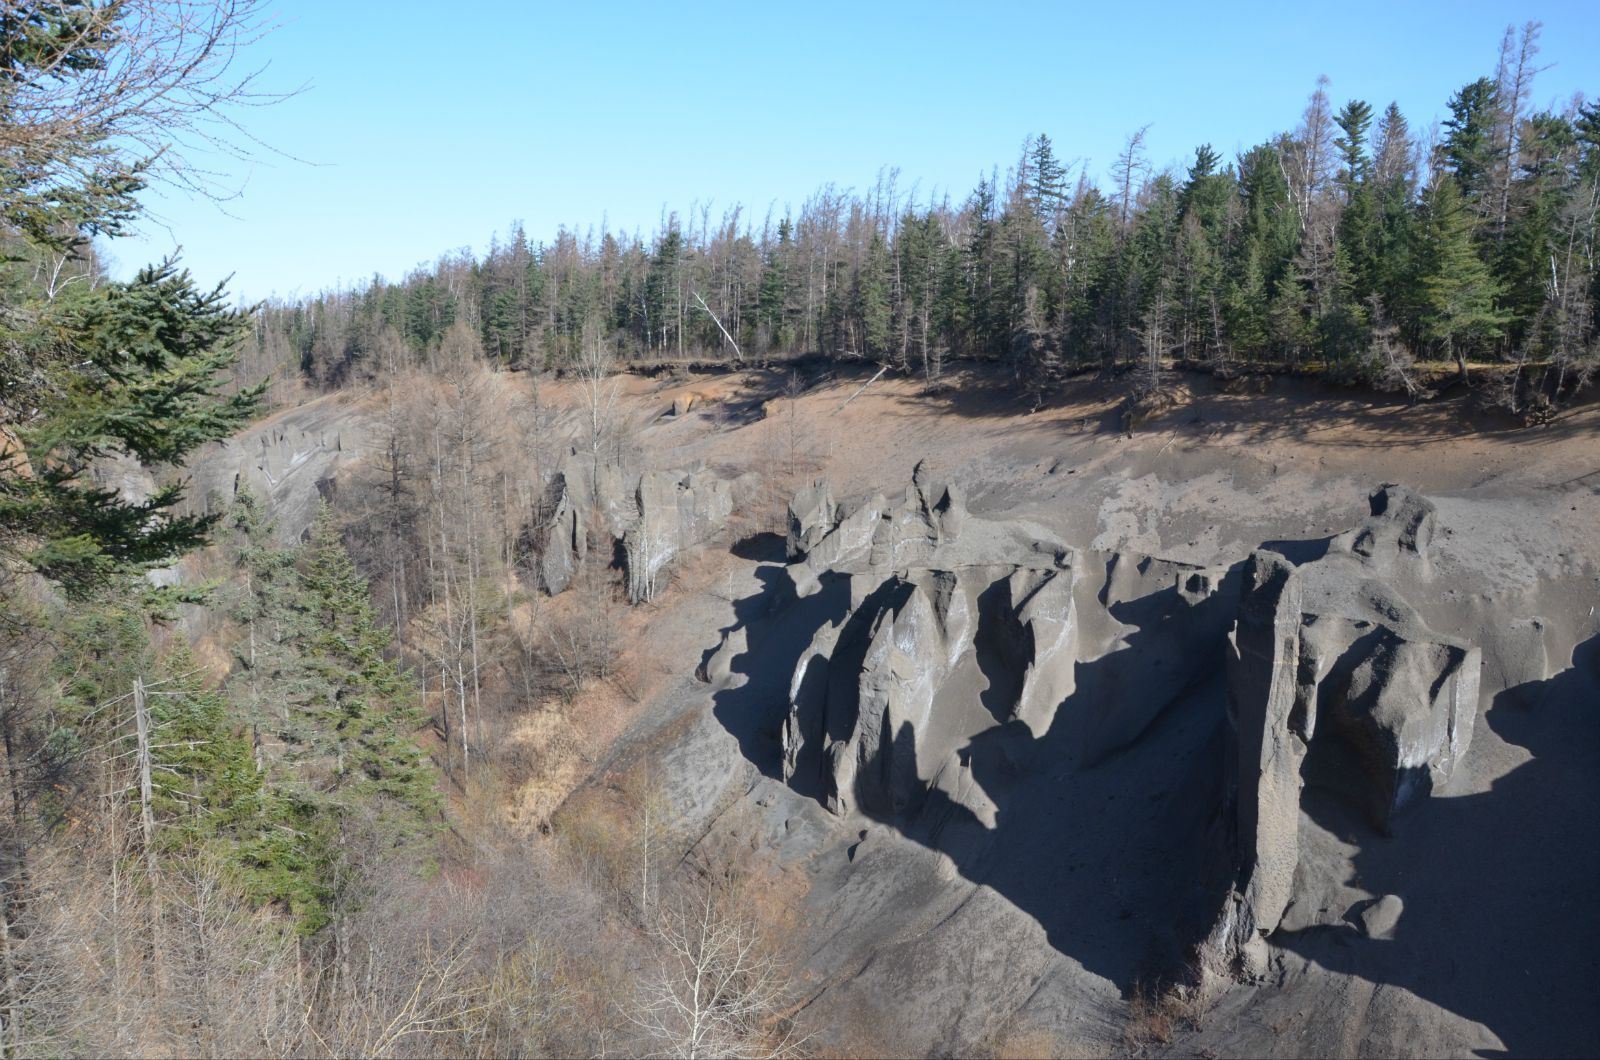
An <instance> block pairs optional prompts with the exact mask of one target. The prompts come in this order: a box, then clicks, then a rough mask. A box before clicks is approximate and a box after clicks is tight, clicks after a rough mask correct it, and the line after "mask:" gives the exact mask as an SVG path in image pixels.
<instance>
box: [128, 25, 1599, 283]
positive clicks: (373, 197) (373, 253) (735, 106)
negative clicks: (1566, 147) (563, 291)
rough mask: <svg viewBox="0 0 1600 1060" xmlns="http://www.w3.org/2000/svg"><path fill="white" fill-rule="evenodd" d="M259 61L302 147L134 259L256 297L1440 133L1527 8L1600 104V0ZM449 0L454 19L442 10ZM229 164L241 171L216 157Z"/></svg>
mask: <svg viewBox="0 0 1600 1060" xmlns="http://www.w3.org/2000/svg"><path fill="white" fill-rule="evenodd" d="M271 10H272V16H273V18H274V19H275V20H276V21H277V22H279V23H280V26H279V28H278V29H277V30H276V31H275V32H273V33H272V34H271V35H270V36H269V37H268V38H267V39H266V40H264V41H263V42H261V43H260V44H258V45H256V46H255V48H254V51H253V52H252V53H251V55H250V57H251V58H253V59H255V61H256V63H258V64H267V65H268V69H267V71H266V73H265V82H264V83H265V84H266V85H267V86H269V87H274V88H279V89H287V88H292V87H295V86H298V85H300V84H302V83H305V84H307V86H308V87H307V88H306V90H305V91H304V92H302V93H301V94H299V95H297V96H295V97H294V98H291V99H289V100H287V101H285V102H282V103H279V104H277V105H276V106H273V107H269V108H265V109H261V110H255V111H251V112H248V113H246V114H245V115H244V120H245V123H246V125H247V127H248V129H249V130H250V132H251V133H252V134H253V135H255V136H257V137H258V138H260V139H261V140H263V141H265V142H266V143H268V144H270V145H271V146H272V147H274V148H276V149H277V150H278V151H281V152H283V153H284V154H286V155H288V156H293V159H299V160H303V161H296V160H293V159H291V158H280V157H273V156H263V157H262V158H261V160H260V161H258V162H256V163H254V164H249V165H245V164H236V163H235V164H230V165H229V166H228V167H227V168H228V173H227V180H228V181H229V182H230V186H232V187H234V188H238V189H242V192H241V194H240V195H239V196H238V197H236V198H234V199H232V200H230V201H228V202H226V203H225V204H223V205H222V206H220V207H219V206H218V205H217V204H215V203H213V202H211V201H208V200H205V199H194V198H188V197H185V196H183V195H179V194H176V193H172V192H164V193H162V192H159V191H152V192H150V193H147V203H148V205H149V207H150V208H151V210H152V212H153V214H154V215H155V216H156V217H157V218H159V222H158V221H154V220H153V221H150V222H147V223H146V224H145V225H144V232H143V234H142V235H141V236H139V237H137V238H128V239H122V240H118V241H116V242H114V243H111V244H109V245H107V246H105V247H104V248H103V249H104V250H106V251H107V252H108V253H109V257H110V259H111V264H112V267H113V272H114V273H116V274H118V275H126V274H127V273H129V272H131V271H132V269H134V268H136V267H137V266H138V265H140V264H142V263H143V262H144V261H146V260H148V259H151V258H154V257H159V256H161V255H163V254H166V253H170V252H171V251H172V250H173V249H174V248H175V247H177V246H181V247H182V249H183V260H184V262H185V264H187V265H188V266H189V267H190V268H191V269H192V270H193V271H194V272H195V273H196V275H197V277H198V278H200V279H201V280H203V281H207V282H215V281H218V280H221V279H222V278H224V277H225V276H228V275H230V274H231V275H232V276H233V277H234V279H233V284H232V289H233V290H234V291H235V292H236V293H237V294H239V295H240V296H242V297H245V298H249V299H255V298H261V297H265V296H268V295H272V294H276V295H279V296H293V295H296V294H307V293H312V292H315V291H318V290H321V289H323V288H327V287H330V286H335V285H340V284H348V283H355V282H362V281H364V280H365V278H367V277H370V276H371V275H372V274H373V273H375V272H376V273H381V274H383V275H386V276H389V277H398V276H400V275H401V274H403V273H404V272H405V271H407V270H408V269H410V268H412V267H414V266H416V265H418V264H420V263H423V262H429V261H432V260H433V259H434V258H436V257H437V256H438V255H439V254H441V253H443V252H445V251H449V250H452V249H454V248H459V247H463V246H470V247H472V248H474V249H476V250H481V249H482V248H483V247H485V246H486V245H487V243H488V240H489V236H490V234H491V233H493V232H497V231H501V232H503V231H505V230H506V228H507V227H508V226H509V224H510V222H511V221H512V220H513V219H516V218H520V219H521V220H522V221H523V222H524V224H525V225H526V227H527V230H528V233H529V235H530V237H533V238H536V239H544V238H547V237H548V236H549V235H551V234H552V233H554V231H555V230H556V228H557V226H558V225H561V224H566V225H567V226H569V227H587V226H590V225H594V226H598V225H599V224H600V222H601V221H602V220H605V221H607V222H608V223H609V225H610V227H611V228H612V230H614V231H615V230H622V231H627V232H632V231H633V230H635V229H640V230H642V231H644V232H646V233H648V232H649V231H650V230H651V229H652V228H653V227H655V225H656V224H657V223H658V221H659V220H660V218H661V216H662V212H663V209H664V208H667V209H678V210H680V211H686V210H687V209H688V207H689V206H690V204H691V203H692V202H694V201H696V200H698V201H700V202H701V203H705V202H708V201H709V202H710V203H711V205H712V215H713V216H714V217H715V216H718V215H720V214H721V212H722V210H723V209H724V208H725V207H727V206H729V205H731V204H733V203H735V202H741V203H744V204H745V205H746V206H747V207H748V208H749V212H750V213H751V214H753V215H754V220H755V222H756V223H757V224H758V225H759V223H760V219H761V217H762V216H763V215H764V214H765V213H766V210H767V207H768V206H769V205H772V204H775V205H776V207H777V212H778V213H780V214H781V213H782V212H783V209H784V206H785V204H792V205H794V206H796V207H798V205H799V204H800V202H801V201H802V200H803V199H804V198H805V197H806V196H807V195H808V194H810V193H811V192H812V191H814V190H815V189H816V188H817V187H818V186H820V185H821V184H824V183H827V182H833V183H835V184H837V185H839V186H841V187H856V188H862V187H865V186H867V185H870V184H871V183H872V182H873V180H874V179H875V177H876V175H877V174H878V172H879V171H880V169H882V168H883V167H886V166H893V167H898V168H899V170H900V183H901V186H902V187H903V188H904V187H909V186H910V185H912V184H915V185H916V186H917V187H918V189H919V192H920V197H921V198H926V197H927V196H928V194H929V193H931V192H937V193H939V194H943V193H945V192H946V191H948V192H949V194H950V196H951V198H952V199H960V198H962V197H964V196H965V195H966V194H967V192H968V191H969V190H970V189H971V187H972V185H973V184H974V182H975V181H976V179H977V178H978V176H979V174H980V173H984V172H986V171H988V170H989V169H990V168H991V167H994V166H997V165H998V166H999V167H1000V168H1001V169H1002V171H1003V170H1004V169H1005V168H1006V167H1007V166H1008V165H1010V164H1011V163H1012V162H1013V161H1014V160H1015V158H1016V157H1017V154H1018V151H1019V149H1020V146H1021V143H1022V141H1023V138H1024V137H1025V136H1027V135H1029V134H1030V133H1037V132H1044V133H1046V134H1048V135H1049V136H1050V138H1051V139H1052V140H1053V141H1054V142H1055V144H1056V147H1057V151H1058V153H1059V154H1060V155H1062V156H1063V157H1065V158H1068V159H1082V160H1085V161H1086V163H1087V165H1088V168H1089V172H1090V173H1091V175H1094V176H1097V177H1100V178H1101V179H1102V180H1103V179H1104V177H1105V174H1106V172H1107V171H1108V169H1109V166H1110V162H1111V159H1112V157H1113V156H1114V155H1115V154H1116V152H1117V150H1118V149H1119V148H1120V146H1121V144H1122V142H1123V140H1124V139H1125V138H1126V136H1127V135H1128V133H1129V132H1130V131H1132V130H1133V129H1136V128H1138V127H1139V126H1140V125H1143V124H1145V123H1147V122H1149V123H1152V124H1151V127H1150V131H1149V133H1148V137H1147V143H1148V146H1149V154H1150V159H1151V161H1152V162H1154V163H1155V164H1157V165H1158V166H1159V165H1164V164H1168V163H1171V164H1181V163H1183V162H1185V161H1187V159H1188V158H1189V157H1190V156H1191V154H1192V151H1193V148H1194V146H1195V145H1196V144H1198V143H1201V142H1206V141H1209V142H1211V143H1212V144H1213V145H1214V146H1216V147H1217V148H1219V149H1220V150H1222V151H1223V152H1224V153H1225V154H1228V155H1231V154H1232V152H1234V151H1236V150H1238V149H1241V148H1244V147H1248V146H1250V145H1251V144H1254V143H1257V142H1260V141H1261V140H1262V139H1264V138H1266V137H1267V136H1269V135H1270V134H1272V133H1273V132H1275V131H1278V130H1281V129H1287V128H1291V127H1292V126H1293V125H1294V124H1295V122H1296V121H1297V120H1298V117H1299V113H1300V110H1301V108H1302V107H1303V105H1304V102H1305V99H1306V96H1307V95H1308V94H1309V93H1310V92H1311V90H1312V88H1313V87H1314V83H1315V80H1316V78H1317V75H1319V74H1326V75H1328V77H1329V78H1331V81H1332V83H1331V85H1330V86H1329V94H1330V95H1331V96H1332V98H1333V100H1334V103H1335V105H1338V104H1339V103H1341V102H1343V101H1344V100H1346V99H1349V98H1352V97H1359V98H1364V99H1367V100H1369V101H1370V102H1372V103H1373V104H1374V106H1375V107H1376V108H1378V109H1380V110H1381V109H1382V107H1383V106H1384V105H1385V104H1387V103H1388V102H1389V101H1390V100H1391V99H1392V100H1396V101H1398V102H1399V103H1400V105H1401V108H1402V109H1403V110H1404V111H1405V113H1406V115H1407V117H1408V118H1410V119H1411V121H1412V124H1413V127H1414V128H1417V129H1426V127H1427V126H1428V125H1429V123H1430V122H1432V121H1433V120H1435V119H1436V118H1438V117H1440V116H1441V115H1442V114H1443V112H1444V109H1445V108H1444V103H1445V100H1446V98H1447V97H1448V95H1449V94H1450V93H1451V92H1453V91H1454V90H1455V89H1457V88H1459V87H1460V86H1461V85H1462V84H1464V83H1466V82H1467V81H1470V80H1472V79H1473V78H1475V77H1478V76H1481V75H1483V74H1487V73H1492V72H1493V68H1494V61H1495V55H1496V49H1497V47H1498V44H1499V40H1500V34H1501V33H1502V32H1503V30H1504V28H1505V26H1506V25H1507V23H1511V22H1515V23H1518V24H1520V23H1522V22H1523V21H1526V20H1527V19H1530V18H1535V19H1539V20H1541V21H1542V22H1543V23H1544V26H1545V29H1544V36H1543V42H1542V43H1543V53H1542V55H1541V57H1540V61H1541V62H1542V63H1544V64H1550V65H1551V68H1550V69H1549V70H1547V71H1545V72H1544V73H1542V74H1541V75H1540V77H1539V80H1538V82H1537V83H1536V85H1535V93H1534V95H1535V102H1536V103H1537V104H1540V105H1548V104H1552V103H1556V102H1560V101H1564V100H1566V99H1567V98H1569V97H1570V96H1571V95H1572V94H1573V93H1574V92H1577V91H1583V92H1585V93H1586V94H1588V95H1590V96H1594V95H1600V4H1597V3H1593V2H1592V0H1584V2H1573V0H1563V2H1560V3H1554V2H1549V0H1546V2H1544V3H1522V2H1510V0H1507V2H1499V3H1487V2H1464V3H1460V2H1458V3H1450V4H1430V5H1424V4H1417V3H1405V2H1397V0H1389V2H1386V3H1369V2H1361V0H1357V2H1347V3H1343V4H1339V5H1321V4H1319V5H1311V4H1294V5H1288V4H1280V3H1264V4H1222V3H1211V4H1193V3H1188V4H1167V3H1150V2H1148V0H1147V2H1145V3H1139V4H1134V3H1127V2H1123V3H1104V2H1100V3H1095V4H1078V3H1055V4H1005V3H994V4H988V5H978V4H972V3H948V4H946V3H926V2H924V3H915V4H886V3H869V2H860V0H858V2H856V3H849V4H836V3H813V2H809V0H808V2H805V3H788V4H779V3H759V2H745V3H728V4H688V3H686V4H661V3H640V4H617V3H573V2H568V3H563V4H559V5H547V4H540V3H500V2H483V3H462V4H458V5H456V6H455V7H453V8H452V7H449V6H447V5H440V4H438V3H436V2H430V3H412V2H398V0H389V2H381V3H380V2H374V0H278V2H277V3H275V4H274V5H273V6H272V9H271ZM442 13H447V14H449V15H450V16H451V17H448V18H446V17H442ZM212 161H214V160H212Z"/></svg>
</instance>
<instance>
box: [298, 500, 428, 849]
mask: <svg viewBox="0 0 1600 1060" xmlns="http://www.w3.org/2000/svg"><path fill="white" fill-rule="evenodd" d="M298 610H299V611H300V615H301V619H302V622H303V623H304V624H303V626H302V628H301V629H300V630H299V632H298V640H299V647H300V649H301V654H302V656H303V658H304V660H305V662H306V665H307V668H308V670H309V671H310V672H311V674H312V675H313V676H314V677H315V678H316V679H317V680H319V681H320V684H321V688H320V690H319V692H320V694H316V695H312V696H308V697H307V699H306V701H305V702H304V703H302V704H300V705H299V709H300V710H301V711H302V712H304V714H305V720H306V721H307V723H308V727H309V729H310V731H311V732H312V733H313V737H312V739H313V741H314V746H316V747H317V748H318V749H319V750H320V751H321V752H322V753H323V754H324V755H325V756H327V757H329V758H331V759H332V761H331V763H330V765H331V772H332V776H331V781H330V789H331V790H332V791H333V792H335V793H339V794H340V795H341V797H346V798H355V799H363V798H372V797H378V798H381V799H382V800H385V801H387V802H390V803H392V804H394V806H395V807H396V808H397V809H398V811H399V812H398V813H394V814H390V815H389V819H390V820H391V822H392V823H393V824H394V825H395V826H396V828H397V829H398V830H400V831H402V832H415V831H416V830H418V829H420V828H422V827H424V826H425V825H426V824H427V823H428V822H429V821H431V820H432V819H433V818H434V817H435V816H436V814H437V811H438V806H439V796H438V790H437V777H436V776H435V773H434V770H433V768H432V766H431V765H430V763H429V762H428V760H427V757H426V755H424V753H423V751H422V749H421V747H419V746H418V745H417V742H416V739H415V733H416V731H417V730H418V729H419V728H421V727H422V725H423V724H424V722H425V718H424V716H423V714H422V712H421V710H420V709H418V706H417V703H416V691H415V689H414V688H413V686H412V683H411V681H410V679H409V677H408V676H407V675H406V674H403V673H402V672H401V671H400V670H399V668H398V667H396V665H395V664H394V663H393V662H391V661H390V660H389V659H388V658H387V657H386V654H385V653H386V652H387V651H388V649H389V646H390V636H389V632H388V631H387V630H386V629H384V628H383V627H382V626H380V625H379V624H378V620H377V615H376V613H375V612H374V611H373V608H372V604H371V602H370V601H369V599H368V596H367V580H366V579H365V578H364V577H362V575H361V573H360V571H358V570H357V569H356V565H355V563H354V561H352V560H351V558H350V554H349V553H348V552H347V551H345V547H344V545H343V543H342V542H341V541H340V539H339V530H338V527H337V525H336V524H335V521H334V517H333V511H332V509H331V508H329V507H328V506H327V504H325V503H324V504H323V506H322V509H321V511H320V512H319V513H318V516H317V520H316V523H315V525H314V526H313V527H312V533H311V541H310V544H309V546H308V548H307V553H306V556H305V559H304V561H303V567H302V570H301V592H300V598H299V606H298Z"/></svg>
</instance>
